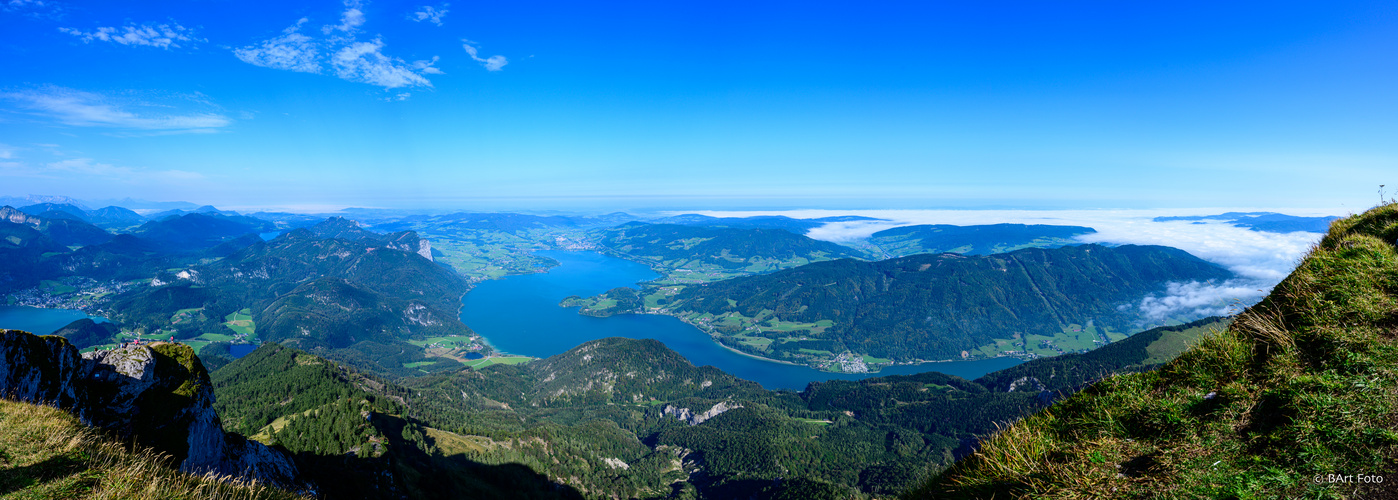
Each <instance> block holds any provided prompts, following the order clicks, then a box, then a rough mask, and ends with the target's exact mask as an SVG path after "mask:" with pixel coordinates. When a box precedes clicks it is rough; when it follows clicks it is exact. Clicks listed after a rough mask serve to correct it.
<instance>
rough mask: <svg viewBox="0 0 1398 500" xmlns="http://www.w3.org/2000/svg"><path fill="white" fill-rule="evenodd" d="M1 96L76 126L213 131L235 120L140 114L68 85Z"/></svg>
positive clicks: (202, 115)
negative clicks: (70, 87)
mask: <svg viewBox="0 0 1398 500" xmlns="http://www.w3.org/2000/svg"><path fill="white" fill-rule="evenodd" d="M0 98H3V99H6V100H10V101H15V102H17V103H18V104H19V105H20V107H22V108H25V109H28V110H30V111H31V112H32V113H34V114H38V115H42V116H47V117H50V118H52V119H54V120H57V121H58V122H60V123H63V124H65V125H71V126H75V127H109V128H119V129H135V130H144V131H161V132H169V133H188V132H211V131H214V130H215V129H218V128H221V127H226V126H228V125H229V124H230V123H232V121H231V120H229V119H228V118H227V117H225V116H223V115H220V114H216V113H198V114H164V113H161V114H156V113H141V114H138V113H135V112H132V111H128V110H126V109H122V107H121V106H118V105H117V104H114V103H112V102H110V101H109V100H108V99H107V98H105V97H103V96H101V95H98V94H94V93H90V92H82V91H77V90H72V89H65V88H50V89H45V90H42V91H39V90H32V91H20V92H4V93H0Z"/></svg>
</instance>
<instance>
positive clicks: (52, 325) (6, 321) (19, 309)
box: [0, 306, 107, 335]
mask: <svg viewBox="0 0 1398 500" xmlns="http://www.w3.org/2000/svg"><path fill="white" fill-rule="evenodd" d="M87 317H90V316H88V315H87V313H84V312H82V311H76V310H73V309H44V308H42V307H27V306H0V328H5V329H10V330H24V331H26V332H29V333H33V334H35V335H48V334H51V333H53V332H56V331H58V329H59V328H63V327H65V326H68V323H72V322H74V321H77V320H80V319H83V318H87ZM92 319H93V321H97V322H99V323H100V322H106V321H107V320H106V319H103V318H95V317H94V318H92Z"/></svg>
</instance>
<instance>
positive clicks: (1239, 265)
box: [698, 208, 1344, 319]
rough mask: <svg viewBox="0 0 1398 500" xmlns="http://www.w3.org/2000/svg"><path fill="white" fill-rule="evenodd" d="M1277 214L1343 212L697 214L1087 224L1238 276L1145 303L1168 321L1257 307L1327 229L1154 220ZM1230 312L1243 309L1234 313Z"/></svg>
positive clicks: (1092, 239) (846, 238)
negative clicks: (1263, 228) (1287, 229)
mask: <svg viewBox="0 0 1398 500" xmlns="http://www.w3.org/2000/svg"><path fill="white" fill-rule="evenodd" d="M1263 211H1271V212H1279V213H1285V214H1288V215H1297V216H1322V215H1344V211H1341V210H1315V209H1285V208H1272V209H1258V208H1199V209H1189V210H849V211H842V210H794V211H766V212H757V211H755V212H724V211H711V212H698V213H701V214H704V215H710V216H714V217H749V216H754V215H785V216H787V217H794V218H803V219H804V218H819V217H830V216H836V215H862V216H866V217H875V218H878V219H882V220H878V221H853V222H831V223H827V224H825V225H823V226H821V227H817V228H815V229H812V230H810V231H809V232H808V233H807V236H810V237H811V238H815V239H818V240H826V241H832V242H836V243H847V242H851V241H856V240H860V239H865V238H868V237H869V235H871V234H873V233H875V232H878V231H882V230H884V229H889V228H893V227H900V226H909V225H917V224H953V225H978V224H999V223H1017V224H1051V225H1068V226H1087V227H1091V228H1093V229H1096V230H1097V232H1096V233H1094V234H1087V235H1082V236H1079V237H1078V238H1079V239H1080V240H1081V241H1082V242H1083V243H1102V244H1112V245H1126V244H1133V245H1163V246H1170V247H1175V248H1179V249H1181V250H1184V251H1186V252H1189V253H1190V254H1192V255H1194V256H1196V257H1199V258H1201V259H1204V260H1206V261H1209V262H1212V263H1215V264H1218V265H1220V266H1223V267H1224V268H1227V269H1228V270H1230V271H1233V273H1234V274H1236V275H1237V278H1236V279H1233V280H1229V281H1227V282H1225V283H1171V284H1169V285H1168V286H1167V288H1166V290H1164V291H1163V292H1162V293H1159V294H1155V295H1153V296H1151V297H1147V298H1145V299H1144V300H1142V301H1141V302H1140V303H1139V304H1136V306H1137V307H1139V308H1140V310H1141V312H1142V314H1143V315H1145V316H1146V317H1148V318H1152V319H1164V318H1169V317H1171V316H1177V315H1181V314H1184V315H1194V316H1198V315H1208V314H1223V313H1227V312H1228V311H1229V309H1230V308H1232V307H1234V305H1235V304H1241V305H1244V306H1246V305H1251V304H1252V303H1254V302H1256V301H1257V300H1258V299H1260V298H1261V297H1263V296H1265V295H1266V293H1267V292H1268V291H1270V290H1271V288H1272V286H1275V285H1276V284H1277V283H1278V282H1279V281H1281V279H1282V278H1285V277H1286V275H1287V274H1290V273H1291V271H1292V270H1293V269H1295V267H1296V264H1297V263H1299V262H1300V260H1301V258H1302V257H1304V256H1305V255H1306V253H1307V252H1308V251H1309V250H1310V248H1311V247H1312V246H1313V245H1315V243H1316V242H1317V241H1320V238H1321V234H1319V233H1309V232H1295V233H1268V232H1261V231H1253V230H1250V229H1247V228H1241V227H1234V226H1233V225H1231V224H1229V223H1226V222H1220V221H1202V223H1198V222H1192V221H1169V222H1155V221H1154V220H1152V219H1154V218H1155V217H1161V216H1176V215H1213V214H1220V213H1224V212H1263ZM1232 312H1237V311H1236V310H1234V311H1232Z"/></svg>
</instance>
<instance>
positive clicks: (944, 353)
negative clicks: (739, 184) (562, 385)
mask: <svg viewBox="0 0 1398 500" xmlns="http://www.w3.org/2000/svg"><path fill="white" fill-rule="evenodd" d="M1231 276H1232V273H1230V272H1229V271H1227V270H1225V269H1223V268H1221V267H1219V266H1217V265H1214V264H1211V263H1208V262H1205V261H1203V260H1201V259H1199V258H1197V257H1194V256H1192V255H1189V254H1188V253H1186V252H1184V251H1182V250H1178V249H1174V248H1169V247H1159V246H1136V245H1125V246H1120V247H1105V246H1100V245H1082V246H1070V247H1062V248H1054V249H1039V248H1029V249H1023V250H1017V251H1014V252H1010V253H1006V254H997V255H990V256H963V255H958V254H939V255H914V256H909V257H902V258H898V259H889V260H885V261H879V262H864V261H857V260H852V259H841V260H835V261H828V262H817V263H812V264H808V265H804V266H801V267H798V268H794V269H787V270H783V271H778V272H774V273H771V274H766V275H759V276H749V277H742V278H734V279H730V280H725V281H720V282H715V283H708V284H703V285H696V286H689V287H686V288H684V289H683V290H681V291H680V292H679V294H677V295H676V296H675V297H674V299H673V300H672V304H673V305H671V306H670V307H671V308H672V309H674V310H676V311H692V312H700V313H708V314H713V315H722V314H725V313H728V312H737V313H739V314H742V315H744V316H749V317H757V316H759V315H762V314H764V313H765V314H770V315H771V316H773V317H775V318H779V319H780V320H783V321H793V322H800V323H814V322H816V321H820V320H830V321H833V322H834V326H833V327H831V328H829V329H827V330H826V331H825V333H824V335H823V336H822V337H821V338H820V340H826V341H830V342H831V343H833V344H834V346H835V347H834V348H835V349H847V350H850V351H853V352H856V353H865V354H870V355H873V356H877V357H886V358H892V359H894V360H902V361H908V360H914V359H951V358H959V357H960V355H961V352H962V351H965V350H972V349H975V348H976V347H978V346H981V345H985V344H987V343H992V342H994V341H995V339H997V338H1007V337H1009V336H1010V335H1015V334H1018V335H1026V334H1037V335H1048V336H1052V335H1055V334H1057V333H1060V332H1062V331H1063V329H1064V328H1065V327H1067V326H1068V325H1070V324H1085V323H1087V322H1088V321H1094V322H1095V323H1096V325H1097V326H1098V327H1109V328H1112V329H1115V330H1117V331H1127V330H1131V329H1133V327H1135V326H1136V325H1138V324H1139V323H1140V322H1141V321H1142V318H1141V316H1140V315H1139V313H1138V311H1137V310H1136V309H1135V308H1134V307H1130V306H1131V305H1132V303H1134V302H1136V301H1139V300H1140V299H1142V298H1143V297H1145V296H1146V295H1148V294H1150V293H1153V292H1158V291H1161V290H1162V289H1163V288H1164V285H1165V283H1167V282H1171V281H1175V282H1179V281H1210V280H1224V279H1227V278H1229V277H1231ZM1123 306H1126V307H1123ZM720 333H722V332H720Z"/></svg>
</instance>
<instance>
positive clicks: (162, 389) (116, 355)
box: [0, 330, 307, 489]
mask: <svg viewBox="0 0 1398 500" xmlns="http://www.w3.org/2000/svg"><path fill="white" fill-rule="evenodd" d="M0 393H4V394H11V395H13V396H12V397H14V398H16V399H21V400H24V401H30V402H35V403H42V404H50V405H55V406H59V407H62V408H67V409H70V411H72V412H73V413H74V414H76V415H77V416H78V418H80V419H82V420H83V421H84V422H86V423H88V424H89V425H93V426H97V427H102V428H104V429H107V430H110V431H113V432H115V433H117V434H118V435H119V436H121V437H122V438H124V439H135V440H136V441H137V442H138V443H140V444H142V445H144V446H150V447H152V448H155V449H157V450H159V451H162V452H165V453H168V454H169V455H170V456H172V457H174V458H175V459H176V460H179V461H180V470H181V471H184V472H190V473H195V474H202V473H206V472H215V473H219V474H224V475H231V476H240V477H245V478H255V479H257V480H258V481H261V482H266V483H272V484H279V485H282V486H286V487H290V488H295V489H307V485H305V484H303V483H302V482H301V481H299V480H298V479H297V471H296V466H295V465H293V464H292V463H291V460H290V459H289V458H288V457H287V456H286V455H285V454H283V453H281V452H278V451H276V450H273V449H271V448H268V447H267V446H265V445H263V444H262V443H258V442H256V441H249V440H247V439H245V438H243V437H242V436H238V435H229V434H226V433H224V431H223V425H222V422H220V421H219V418H218V414H217V413H215V412H214V409H213V405H214V392H213V384H212V383H211V382H210V381H209V374H208V372H207V371H205V370H204V366H203V365H202V364H200V363H199V360H198V358H197V357H196V356H195V355H194V350H193V349H191V348H190V347H189V346H185V345H180V344H166V343H155V344H147V345H128V346H126V347H123V348H119V349H112V350H107V351H94V352H90V353H87V354H83V355H81V356H79V355H78V351H77V349H76V348H74V347H73V346H72V344H69V343H68V342H67V341H66V340H64V339H63V338H62V337H38V336H35V335H32V334H29V333H25V332H19V331H15V330H4V331H0Z"/></svg>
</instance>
